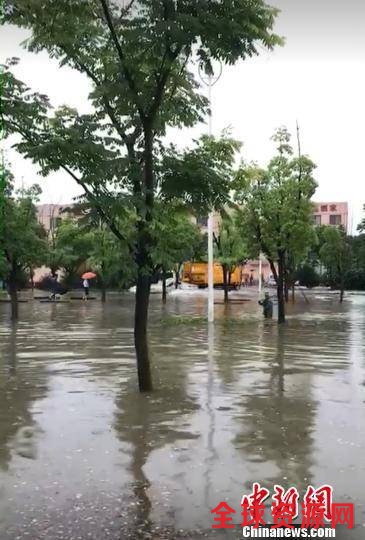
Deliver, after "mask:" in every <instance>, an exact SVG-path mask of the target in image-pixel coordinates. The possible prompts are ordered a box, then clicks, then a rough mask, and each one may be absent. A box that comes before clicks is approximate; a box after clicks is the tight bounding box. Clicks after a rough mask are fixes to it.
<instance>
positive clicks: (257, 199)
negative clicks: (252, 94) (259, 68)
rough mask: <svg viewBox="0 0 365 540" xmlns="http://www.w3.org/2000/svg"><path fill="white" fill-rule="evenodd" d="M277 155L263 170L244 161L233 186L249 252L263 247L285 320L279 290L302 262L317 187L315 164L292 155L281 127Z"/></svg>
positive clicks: (310, 239) (310, 231)
mask: <svg viewBox="0 0 365 540" xmlns="http://www.w3.org/2000/svg"><path fill="white" fill-rule="evenodd" d="M273 140H274V141H275V143H276V144H277V154H276V155H275V156H274V157H273V158H272V159H271V161H270V162H269V164H268V166H267V168H266V169H263V168H260V167H258V166H257V165H256V164H251V165H247V164H244V163H243V164H242V165H241V167H240V169H239V171H238V173H237V176H236V179H235V181H234V184H233V187H234V189H235V196H234V197H235V201H236V202H237V203H239V204H241V205H242V207H243V210H242V218H243V227H244V229H245V232H246V238H247V242H248V244H249V245H250V246H251V251H252V252H256V253H259V252H260V251H261V252H263V253H264V254H265V256H266V258H267V259H268V260H269V262H270V264H271V269H272V272H273V274H274V277H275V279H276V282H277V294H278V301H279V321H280V322H283V321H284V320H285V310H284V300H283V291H284V284H285V283H286V284H287V285H289V281H290V280H291V279H292V276H293V274H294V270H295V268H296V267H297V265H298V264H299V263H301V262H302V261H303V260H304V258H305V256H306V254H307V252H308V250H309V248H310V246H311V245H312V244H313V241H314V237H315V233H314V228H313V226H312V203H311V197H312V196H313V194H314V192H315V189H316V182H315V180H314V178H313V171H314V168H315V165H314V163H313V162H312V161H311V160H310V159H309V158H308V157H307V156H301V155H299V157H293V149H292V147H291V146H290V134H289V133H288V131H287V129H286V128H280V129H278V130H277V131H276V133H275V134H274V136H273Z"/></svg>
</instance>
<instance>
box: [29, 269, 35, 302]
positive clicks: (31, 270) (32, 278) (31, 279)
mask: <svg viewBox="0 0 365 540" xmlns="http://www.w3.org/2000/svg"><path fill="white" fill-rule="evenodd" d="M29 272H30V286H31V290H32V298H34V270H33V268H30V271H29Z"/></svg>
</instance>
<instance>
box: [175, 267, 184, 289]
mask: <svg viewBox="0 0 365 540" xmlns="http://www.w3.org/2000/svg"><path fill="white" fill-rule="evenodd" d="M181 264H182V263H178V264H177V265H176V272H175V289H178V288H179V276H180V269H181Z"/></svg>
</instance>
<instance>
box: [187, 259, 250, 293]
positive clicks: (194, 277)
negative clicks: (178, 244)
mask: <svg viewBox="0 0 365 540" xmlns="http://www.w3.org/2000/svg"><path fill="white" fill-rule="evenodd" d="M182 282H183V283H190V284H191V285H197V286H198V287H200V288H204V287H208V263H205V262H186V263H184V265H183V271H182ZM213 282H214V287H223V285H224V282H223V270H222V266H221V265H220V264H219V263H217V262H215V263H214V266H213ZM241 282H242V266H236V267H235V269H234V270H233V272H232V274H231V282H230V287H232V288H234V289H237V288H238V287H239V286H240V285H241Z"/></svg>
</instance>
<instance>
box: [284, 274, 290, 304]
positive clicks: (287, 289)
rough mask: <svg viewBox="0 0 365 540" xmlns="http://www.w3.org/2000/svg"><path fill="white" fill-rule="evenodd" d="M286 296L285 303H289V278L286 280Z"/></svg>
mask: <svg viewBox="0 0 365 540" xmlns="http://www.w3.org/2000/svg"><path fill="white" fill-rule="evenodd" d="M284 296H285V302H286V303H288V302H289V283H288V276H286V277H285V279H284Z"/></svg>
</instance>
